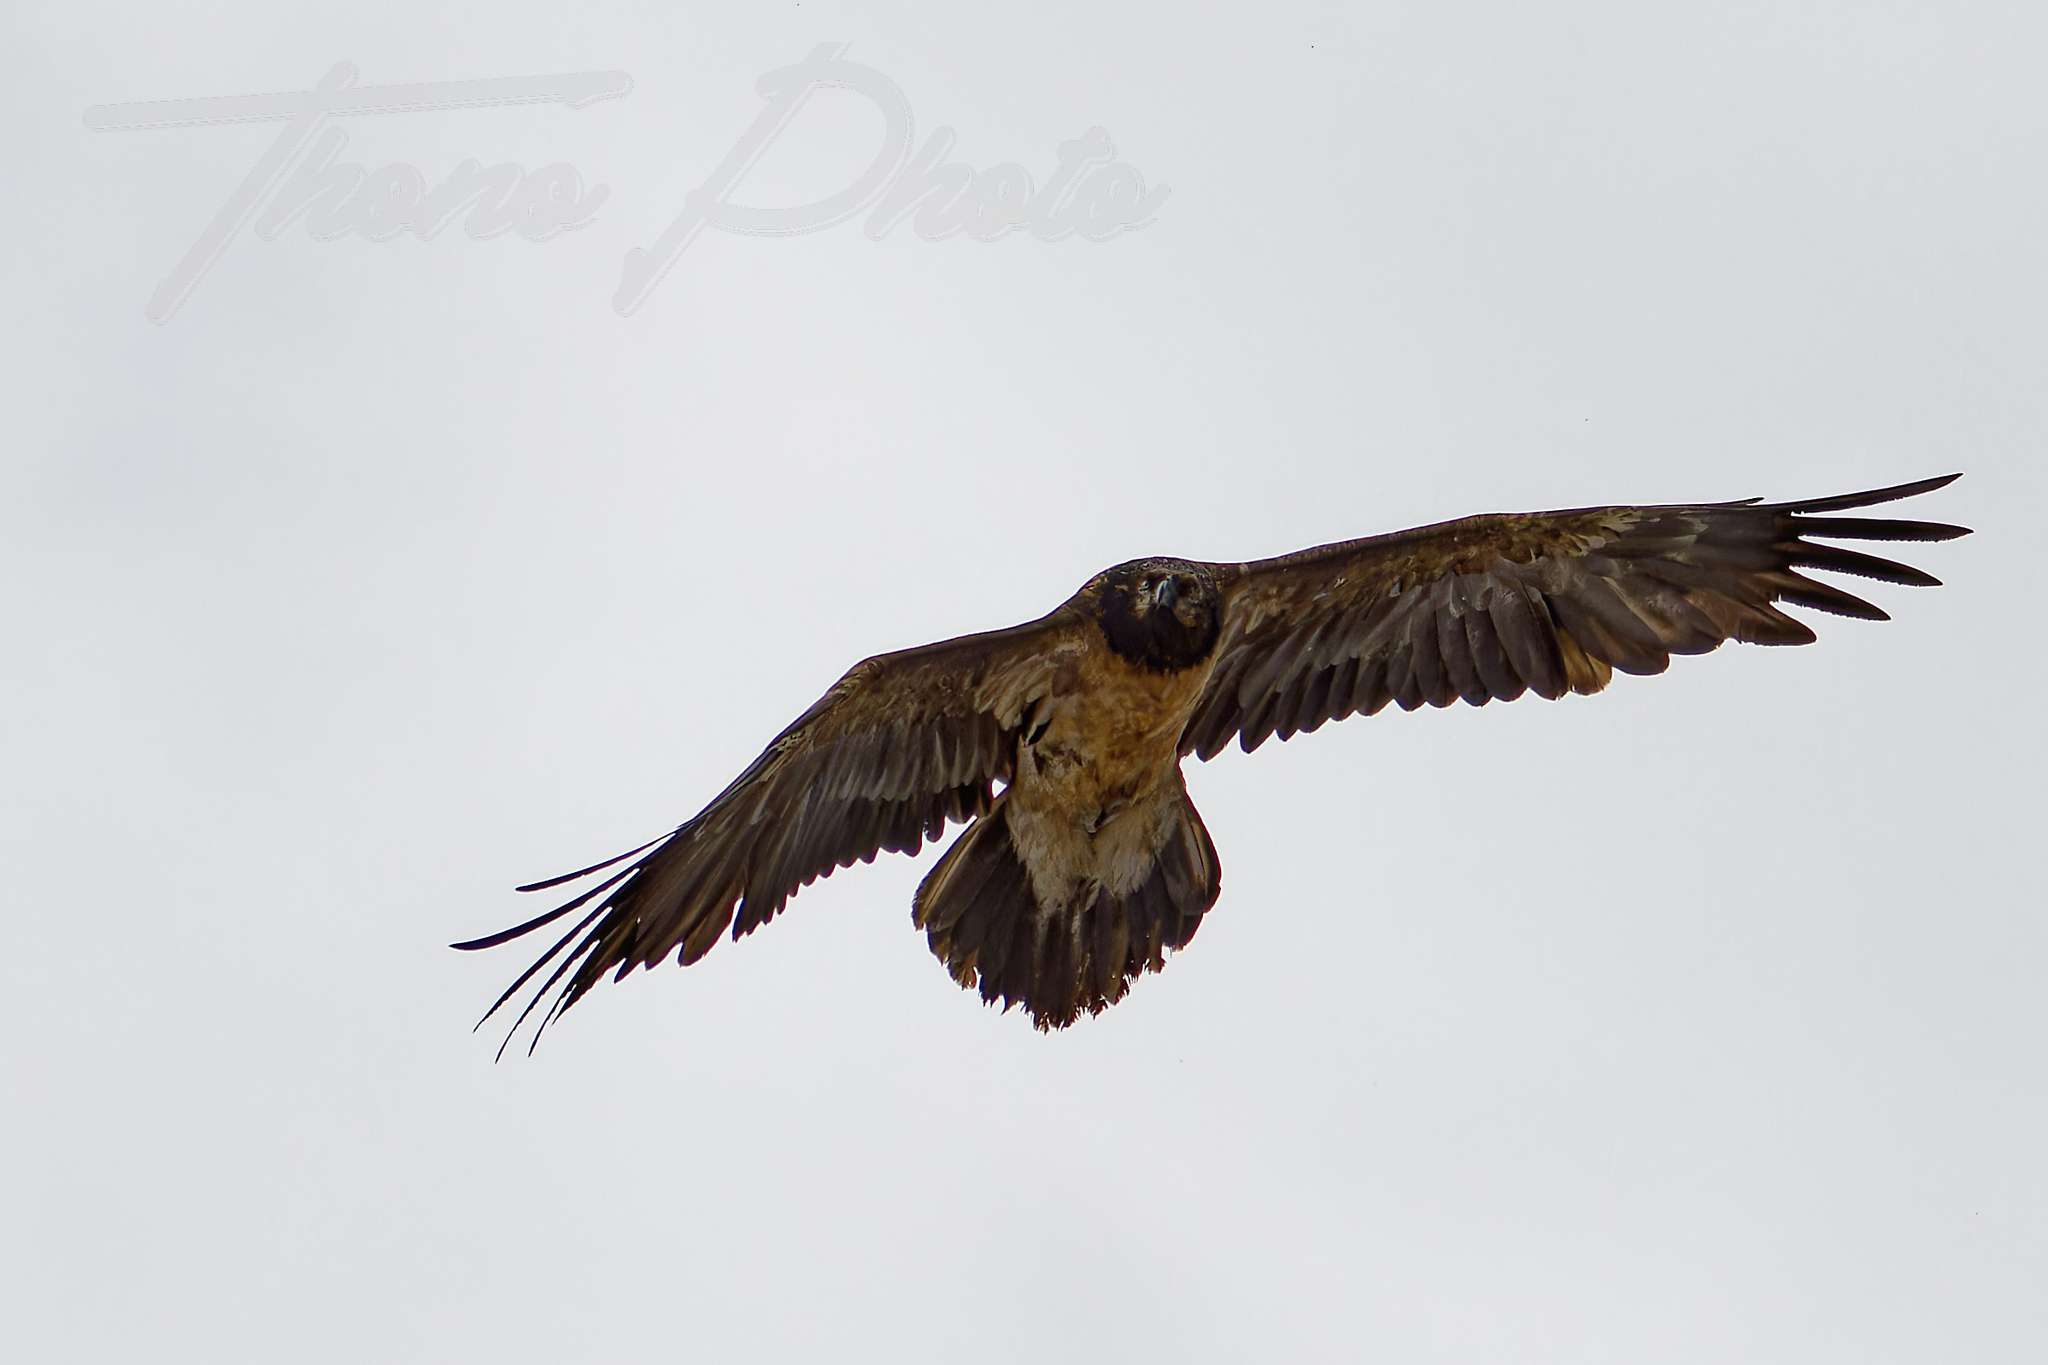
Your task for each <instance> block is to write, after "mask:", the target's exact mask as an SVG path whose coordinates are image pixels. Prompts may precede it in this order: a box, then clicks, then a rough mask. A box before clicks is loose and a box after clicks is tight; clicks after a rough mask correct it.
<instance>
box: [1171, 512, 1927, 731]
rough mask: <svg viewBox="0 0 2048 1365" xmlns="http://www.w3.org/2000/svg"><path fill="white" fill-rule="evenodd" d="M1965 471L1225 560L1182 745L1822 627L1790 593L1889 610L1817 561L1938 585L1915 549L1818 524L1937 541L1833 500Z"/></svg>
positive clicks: (1816, 602) (1794, 640)
mask: <svg viewBox="0 0 2048 1365" xmlns="http://www.w3.org/2000/svg"><path fill="white" fill-rule="evenodd" d="M1955 477H1956V476H1955V475H1952V474H1951V475H1948V476H1946V477H1943V478H1937V479H1924V480H1921V481H1919V482H1917V483H1909V484H1901V485H1899V486H1897V487H1894V488H1881V489H1876V490H1873V491H1871V492H1866V493H1851V494H1846V495H1843V496H1841V497H1833V498H1816V499H1811V500H1808V501H1804V502H1782V503H1763V502H1758V501H1756V500H1754V499H1751V500H1748V501H1745V502H1733V503H1703V504H1696V505H1673V506H1661V507H1597V508H1581V509H1576V510H1572V511H1565V512H1546V513H1535V514H1528V515H1520V514H1514V515H1494V516H1481V517H1468V518H1465V519H1464V520H1462V521H1453V522H1446V523H1443V524H1441V525H1437V526H1425V527H1421V528H1419V529H1417V530H1413V531H1403V532H1399V533H1397V534H1394V535H1389V536H1378V537H1373V538H1371V539H1367V540H1355V541H1347V542H1344V543H1342V544H1337V545H1327V546H1322V547H1320V548H1318V549H1313V550H1305V551H1302V552H1301V553H1299V554H1293V555H1286V556H1283V557H1281V558H1279V559H1269V560H1262V561H1258V562H1255V563H1251V564H1241V565H1230V566H1218V572H1219V573H1220V574H1221V575H1222V576H1223V577H1224V578H1225V580H1226V582H1227V584H1228V586H1227V588H1226V601H1227V606H1226V614H1225V621H1224V631H1223V638H1222V641H1221V642H1220V644H1219V646H1218V651H1217V661H1216V666H1215V669H1214V672H1213V673H1212V675H1211V677H1210V681H1209V685H1208V687H1207V689H1206V690H1205V691H1204V693H1203V695H1202V698H1201V701H1200V702H1199V703H1198V704H1197V706H1196V709H1195V713H1194V716H1193V717H1192V718H1191V719H1190V721H1189V723H1188V725H1187V727H1186V729H1185V731H1184V732H1183V735H1182V740H1181V752H1183V753H1194V754H1197V755H1199V756H1200V757H1202V758H1205V759H1206V758H1210V757H1212V756H1214V755H1215V754H1216V753H1218V752H1219V751H1221V750H1222V748H1223V747H1224V746H1225V745H1226V744H1228V743H1229V742H1230V741H1231V739H1233V738H1235V739H1236V740H1237V741H1238V743H1239V745H1240V746H1241V747H1242V748H1244V749H1245V750H1247V751H1249V750H1252V749H1256V748H1258V747H1259V745H1261V744H1263V743H1264V742H1265V741H1266V740H1267V739H1268V738H1270V737H1271V736H1274V735H1278V736H1279V737H1280V738H1282V739H1286V738H1288V737H1289V736H1291V735H1294V734H1298V733H1303V732H1306V731H1310V730H1314V729H1316V728H1317V727H1318V726H1321V725H1322V724H1324V723H1325V722H1327V721H1330V720H1334V719H1339V718H1341V717H1344V716H1349V715H1370V714H1372V713H1373V712H1375V711H1378V710H1379V709H1380V708H1382V707H1384V706H1386V705H1387V704H1388V703H1390V702H1391V703H1393V704H1395V705H1398V706H1400V707H1402V708H1403V709H1407V710H1412V709H1414V708H1415V707H1418V706H1423V705H1429V706H1448V705H1450V704H1452V703H1453V702H1457V701H1464V702H1466V703H1468V704H1470V705H1474V706H1484V705H1485V704H1486V703H1487V702H1489V701H1510V700H1513V699H1514V698H1516V697H1519V696H1521V695H1522V694H1523V693H1524V692H1534V693H1536V694H1537V695H1538V696H1541V697H1549V698H1556V697H1561V696H1563V695H1565V694H1566V693H1567V692H1579V693H1589V692H1597V691H1599V690H1600V689H1601V688H1603V687H1605V686H1606V685H1607V683H1608V680H1609V678H1610V677H1611V676H1612V671H1613V670H1614V669H1620V670H1621V671H1622V672H1625V673H1659V672H1662V671H1663V670H1664V669H1665V667H1667V666H1668V665H1669V663H1670V661H1671V656H1672V655H1674V654H1700V653H1704V652H1706V651H1707V650H1710V649H1714V648H1716V647H1717V646H1719V645H1720V644H1722V643H1723V642H1725V641H1727V640H1743V641H1748V642H1752V643H1757V644H1804V643H1807V642H1809V641H1811V640H1812V639H1813V638H1814V635H1813V631H1812V629H1811V628H1810V627H1808V626H1807V625H1805V624H1804V623H1803V622H1801V621H1799V620H1797V619H1795V618H1793V617H1791V616H1788V615H1786V614H1785V613H1784V612H1783V611H1781V610H1779V608H1778V605H1777V604H1779V603H1784V604H1788V605H1791V606H1798V607H1812V608H1816V609H1818V610H1821V611H1827V612H1833V613H1835V614H1838V615H1843V616H1857V617H1863V618H1865V619H1868V620H1884V619H1886V614H1885V612H1884V611H1883V610H1882V609H1881V608H1879V607H1877V606H1875V605H1873V604H1872V603H1870V602H1867V601H1865V600H1864V599H1863V598H1861V597H1859V596H1856V595H1855V594H1854V593H1851V592H1849V591H1847V590H1845V589H1843V588H1840V587H1837V586H1835V585H1834V584H1831V583H1826V582H1822V581H1820V580H1818V579H1814V578H1811V577H1809V576H1808V575H1807V573H1805V572H1802V571H1803V570H1814V569H1818V570H1824V571H1826V572H1830V573H1841V574H1850V575H1854V576H1858V577H1863V578H1870V579H1875V580H1878V581H1881V582H1887V583H1904V584H1911V585H1915V586H1931V585H1933V584H1934V583H1935V582H1936V581H1937V580H1936V579H1935V578H1934V577H1933V576H1932V575H1930V574H1927V573H1924V572H1922V571H1921V570H1919V569H1916V568H1913V567H1911V566H1909V565H1905V564H1900V563H1896V562H1894V561H1892V560H1889V559H1884V558H1880V557H1878V556H1876V555H1871V554H1865V553H1863V552H1862V551H1859V550H1851V549H1846V548H1843V547H1841V546H1837V545H1828V544H1822V543H1818V542H1819V541H1822V540H1876V541H1933V540H1949V539H1953V538H1954V537H1956V536H1960V535H1965V534H1967V531H1966V530H1965V529H1964V528H1963V527H1960V526H1948V525H1944V524H1942V523H1940V522H1928V521H1904V520H1892V519H1885V518H1876V517H1834V516H1824V515H1817V514H1821V513H1828V512H1839V511H1847V510H1850V509H1853V508H1858V507H1869V506H1874V505H1876V504H1879V503H1885V502H1892V501H1895V500H1897V499H1900V498H1908V497H1912V496H1914V495H1916V494H1920V493H1927V492H1932V491H1933V490H1934V489H1937V488H1940V487H1942V486H1944V485H1945V484H1948V483H1949V482H1951V481H1952V480H1953V479H1954V478H1955Z"/></svg>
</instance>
